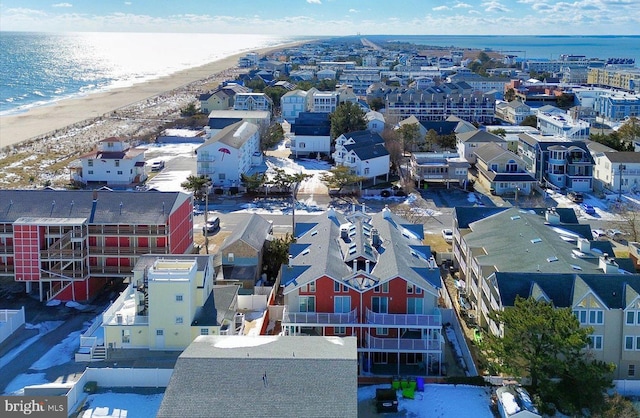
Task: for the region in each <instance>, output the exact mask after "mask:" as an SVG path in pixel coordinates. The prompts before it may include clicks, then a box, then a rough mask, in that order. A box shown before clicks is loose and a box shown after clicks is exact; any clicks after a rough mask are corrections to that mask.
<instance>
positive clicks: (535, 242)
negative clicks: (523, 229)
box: [531, 238, 542, 244]
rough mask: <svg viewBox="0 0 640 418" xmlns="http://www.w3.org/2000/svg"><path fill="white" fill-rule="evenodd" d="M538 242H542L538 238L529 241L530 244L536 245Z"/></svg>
mask: <svg viewBox="0 0 640 418" xmlns="http://www.w3.org/2000/svg"><path fill="white" fill-rule="evenodd" d="M539 242H542V240H541V239H540V238H534V239H532V240H531V243H532V244H537V243H539Z"/></svg>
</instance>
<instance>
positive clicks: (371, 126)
mask: <svg viewBox="0 0 640 418" xmlns="http://www.w3.org/2000/svg"><path fill="white" fill-rule="evenodd" d="M364 118H365V119H366V121H367V130H369V131H371V132H376V133H380V132H382V130H383V129H384V123H385V122H384V116H383V115H382V113H380V112H376V111H375V110H370V111H368V112H367V113H366V114H365V115H364Z"/></svg>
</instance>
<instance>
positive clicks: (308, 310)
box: [271, 208, 443, 374]
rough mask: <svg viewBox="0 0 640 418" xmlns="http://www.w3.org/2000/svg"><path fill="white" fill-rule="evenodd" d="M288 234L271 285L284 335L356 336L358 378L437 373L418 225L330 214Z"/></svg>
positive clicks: (432, 296) (437, 332)
mask: <svg viewBox="0 0 640 418" xmlns="http://www.w3.org/2000/svg"><path fill="white" fill-rule="evenodd" d="M295 235H296V238H297V241H296V243H295V244H292V245H291V247H290V250H289V251H290V255H289V260H290V261H289V263H288V265H286V266H283V267H282V270H281V272H280V277H279V283H277V284H278V285H279V295H278V297H277V298H276V301H277V302H276V303H281V304H282V308H281V310H280V312H281V321H282V322H281V324H282V330H283V333H284V334H285V335H300V334H309V335H337V336H356V337H358V357H359V358H358V359H359V368H360V372H361V373H362V372H366V373H381V374H401V373H404V372H405V371H406V370H418V371H420V370H421V371H422V373H425V374H428V373H432V374H439V372H440V365H441V363H442V360H443V359H442V353H443V343H442V341H443V338H442V336H441V332H442V317H441V314H440V311H439V309H438V296H439V290H440V289H441V288H442V282H441V278H440V270H439V269H438V267H437V265H436V263H435V260H434V258H433V257H432V255H431V249H430V247H429V246H427V245H423V243H422V240H423V238H424V233H423V228H422V225H416V224H411V223H409V222H408V221H406V220H404V219H402V218H400V217H398V216H396V215H394V214H393V213H392V212H391V211H390V210H389V209H388V208H385V209H384V210H383V211H382V212H380V213H377V214H375V215H368V214H366V213H363V212H361V211H356V210H355V208H354V210H353V211H352V213H349V214H342V213H338V212H337V211H335V210H333V209H330V210H329V211H327V212H326V213H325V214H323V215H320V216H318V217H317V218H314V220H313V222H306V223H299V224H297V225H296V230H295ZM271 308H272V309H271V312H273V313H275V312H278V308H276V307H275V306H272V307H271ZM272 319H274V318H273V317H272Z"/></svg>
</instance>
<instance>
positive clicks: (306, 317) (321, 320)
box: [282, 307, 358, 324]
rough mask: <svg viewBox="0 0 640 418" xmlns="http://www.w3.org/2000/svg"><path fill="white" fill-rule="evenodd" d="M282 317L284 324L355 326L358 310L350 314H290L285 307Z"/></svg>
mask: <svg viewBox="0 0 640 418" xmlns="http://www.w3.org/2000/svg"><path fill="white" fill-rule="evenodd" d="M282 317H283V318H282V322H283V323H289V324H355V323H357V322H358V310H357V309H354V310H352V311H351V312H348V313H325V312H289V311H288V310H287V308H286V307H285V308H284V312H283V315H282Z"/></svg>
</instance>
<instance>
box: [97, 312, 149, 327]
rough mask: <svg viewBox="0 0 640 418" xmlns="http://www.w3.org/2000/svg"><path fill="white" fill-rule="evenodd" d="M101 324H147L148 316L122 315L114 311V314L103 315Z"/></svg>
mask: <svg viewBox="0 0 640 418" xmlns="http://www.w3.org/2000/svg"><path fill="white" fill-rule="evenodd" d="M103 324H104V325H107V326H112V325H116V326H117V325H149V317H148V316H142V315H122V314H118V313H116V314H115V315H112V316H108V317H104V318H103Z"/></svg>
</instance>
